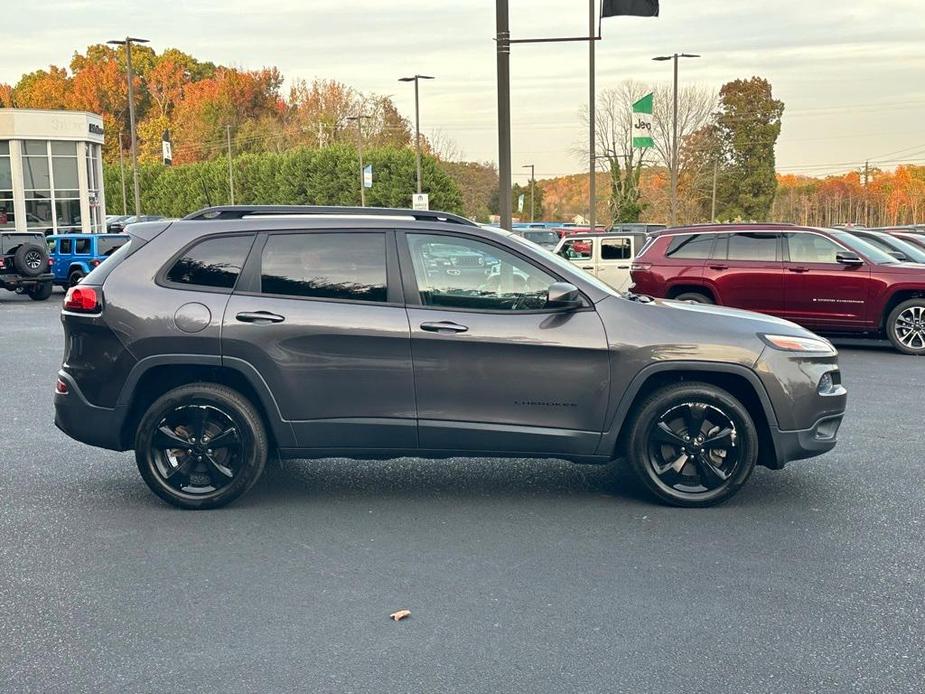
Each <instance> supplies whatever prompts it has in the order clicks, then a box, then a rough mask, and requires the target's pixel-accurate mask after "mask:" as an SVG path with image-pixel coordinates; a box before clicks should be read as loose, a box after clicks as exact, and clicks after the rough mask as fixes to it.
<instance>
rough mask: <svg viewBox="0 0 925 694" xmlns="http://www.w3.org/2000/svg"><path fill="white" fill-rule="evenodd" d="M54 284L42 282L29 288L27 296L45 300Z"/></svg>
mask: <svg viewBox="0 0 925 694" xmlns="http://www.w3.org/2000/svg"><path fill="white" fill-rule="evenodd" d="M53 289H54V285H53V284H52V283H51V282H42V283H40V284H35V285H33V286H32V287H30V288H29V291H28V294H29V298H30V299H32V300H33V301H45V300H46V299H48V297H50V296H51V292H52V290H53Z"/></svg>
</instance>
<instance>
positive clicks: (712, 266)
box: [710, 265, 729, 270]
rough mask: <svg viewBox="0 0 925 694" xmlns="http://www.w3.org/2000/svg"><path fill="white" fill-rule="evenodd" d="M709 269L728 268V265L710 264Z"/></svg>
mask: <svg viewBox="0 0 925 694" xmlns="http://www.w3.org/2000/svg"><path fill="white" fill-rule="evenodd" d="M710 269H711V270H728V269H729V266H728V265H711V266H710Z"/></svg>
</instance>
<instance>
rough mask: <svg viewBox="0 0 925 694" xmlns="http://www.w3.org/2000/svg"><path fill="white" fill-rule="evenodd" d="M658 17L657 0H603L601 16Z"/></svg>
mask: <svg viewBox="0 0 925 694" xmlns="http://www.w3.org/2000/svg"><path fill="white" fill-rule="evenodd" d="M627 14H628V15H633V16H636V17H658V0H604V6H603V7H602V8H601V17H617V16H619V15H627Z"/></svg>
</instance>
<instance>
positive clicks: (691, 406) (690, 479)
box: [629, 383, 758, 506]
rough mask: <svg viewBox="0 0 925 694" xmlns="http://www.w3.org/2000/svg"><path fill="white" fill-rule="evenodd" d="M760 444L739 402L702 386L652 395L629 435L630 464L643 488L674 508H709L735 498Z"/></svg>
mask: <svg viewBox="0 0 925 694" xmlns="http://www.w3.org/2000/svg"><path fill="white" fill-rule="evenodd" d="M757 451H758V442H757V433H756V430H755V426H754V423H753V422H752V419H751V417H750V416H749V414H748V412H747V411H746V410H745V408H744V407H743V406H742V404H741V403H740V402H739V401H738V400H736V399H735V398H733V397H732V396H731V395H730V394H729V393H727V392H725V391H724V390H722V389H720V388H717V387H715V386H712V385H710V384H705V383H691V384H680V385H677V386H668V387H666V388H663V389H661V390H659V391H656V392H655V393H654V394H653V395H652V396H650V397H649V398H648V399H647V400H646V402H645V403H644V404H643V406H642V408H641V410H640V413H639V415H638V417H637V418H636V420H635V421H634V423H633V425H632V429H631V435H630V451H629V452H630V463H631V465H632V466H633V468H634V469H635V471H636V473H637V474H638V475H639V477H640V479H641V480H642V482H643V483H644V484H645V486H646V487H647V488H648V489H649V490H650V491H652V492H653V493H654V494H655V495H656V496H658V497H659V498H661V499H662V500H664V501H667V502H668V503H670V504H674V505H677V506H709V505H712V504H716V503H719V502H720V501H723V500H725V499H728V498H729V497H730V496H732V495H733V494H735V492H737V491H738V490H739V488H741V486H742V485H743V484H744V483H745V481H746V480H747V479H748V477H749V475H750V474H751V472H752V470H753V469H754V466H755V460H756V458H757Z"/></svg>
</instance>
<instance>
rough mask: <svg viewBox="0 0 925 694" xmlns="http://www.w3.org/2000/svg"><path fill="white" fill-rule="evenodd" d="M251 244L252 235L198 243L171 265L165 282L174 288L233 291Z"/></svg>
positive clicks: (225, 237)
mask: <svg viewBox="0 0 925 694" xmlns="http://www.w3.org/2000/svg"><path fill="white" fill-rule="evenodd" d="M253 242H254V237H253V235H252V234H251V235H247V236H217V237H213V238H210V239H206V240H204V241H200V242H199V243H197V244H196V245H194V246H192V247H191V248H189V249H188V250H186V251H185V252H184V253H183V255H182V256H181V257H180V258H179V259H178V260H177V261H176V262H175V263H174V264H173V267H171V268H170V270H169V271H168V272H167V275H166V279H167V281H168V282H174V283H176V284H188V285H195V286H199V287H215V288H218V289H232V288H233V287H234V285H235V282H236V281H237V279H238V275H240V274H241V268H242V267H244V260H245V259H246V258H247V253H248V251H250V247H251V244H253Z"/></svg>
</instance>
